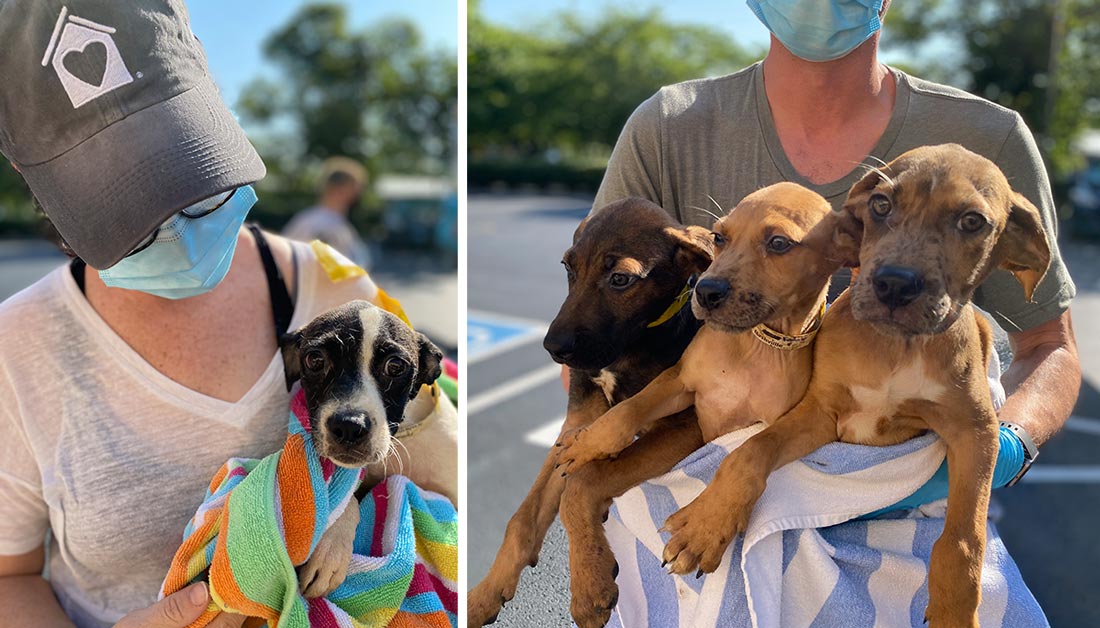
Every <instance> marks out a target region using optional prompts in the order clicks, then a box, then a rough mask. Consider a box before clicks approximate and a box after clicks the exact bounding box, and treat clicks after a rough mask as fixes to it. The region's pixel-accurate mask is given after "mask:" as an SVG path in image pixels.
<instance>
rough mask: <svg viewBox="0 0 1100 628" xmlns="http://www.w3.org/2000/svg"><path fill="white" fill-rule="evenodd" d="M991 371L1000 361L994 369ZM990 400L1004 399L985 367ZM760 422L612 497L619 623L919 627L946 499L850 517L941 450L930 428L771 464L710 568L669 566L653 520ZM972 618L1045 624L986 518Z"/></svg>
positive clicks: (918, 480)
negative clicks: (739, 526)
mask: <svg viewBox="0 0 1100 628" xmlns="http://www.w3.org/2000/svg"><path fill="white" fill-rule="evenodd" d="M997 372H999V371H997ZM990 386H991V389H992V392H993V397H994V405H995V406H999V405H1000V403H1002V402H1003V399H1004V391H1003V389H1002V388H1001V386H1000V382H999V381H997V380H996V379H995V378H993V377H991V379H990ZM761 429H762V426H761V425H760V424H756V425H754V426H751V427H748V428H745V429H743V430H738V431H736V432H733V433H730V434H726V435H725V436H722V437H720V438H718V439H715V440H714V441H712V442H711V443H708V444H707V445H706V446H704V447H703V448H702V449H700V450H699V451H696V452H695V453H693V454H692V455H690V456H689V457H688V458H686V459H685V460H684V461H683V462H681V463H680V464H679V465H678V466H677V467H676V468H675V469H673V470H672V471H670V472H669V473H667V474H665V475H663V476H660V477H658V478H655V479H653V480H650V481H648V482H646V483H644V484H642V485H641V486H640V487H637V488H634V489H631V490H629V491H627V492H626V493H625V494H624V495H623V496H622V497H619V498H617V499H616V500H615V501H614V505H613V506H612V508H611V515H610V517H609V518H608V522H607V524H606V529H607V534H608V540H609V541H610V543H611V548H612V550H613V551H614V553H615V558H616V560H617V561H618V563H619V567H620V570H619V574H618V577H617V578H616V582H617V583H618V585H619V602H618V606H617V607H616V609H615V613H614V614H613V615H612V618H611V622H610V623H609V625H610V626H612V627H613V628H614V627H618V628H621V627H623V626H629V627H630V628H646V627H647V626H648V627H650V628H656V627H660V628H667V627H669V626H684V627H689V626H690V627H691V628H717V627H719V626H721V627H722V628H727V627H728V628H810V627H816V626H845V627H847V628H893V627H909V626H921V625H923V620H924V609H925V606H926V605H927V602H928V586H927V579H928V561H929V557H930V555H931V552H932V544H933V543H934V542H935V541H936V539H938V538H939V536H940V534H941V533H942V532H943V517H944V514H945V508H946V506H945V504H946V501H945V500H939V501H937V502H933V503H931V504H926V505H924V506H922V507H920V508H918V509H916V510H912V511H904V512H894V513H889V514H887V515H883V516H881V517H879V518H876V519H864V520H857V518H859V517H861V516H863V515H866V514H867V513H872V512H875V511H878V510H880V509H882V508H884V507H886V506H889V505H891V504H894V503H896V502H897V501H898V500H899V499H901V498H903V497H905V496H907V495H909V494H911V493H913V491H915V490H916V489H917V488H919V487H920V486H922V485H923V484H924V483H925V482H926V481H927V480H928V479H929V478H930V477H931V476H932V474H933V473H934V472H935V471H936V469H938V468H939V467H940V464H941V463H942V461H943V459H944V455H945V451H946V447H945V446H944V444H943V443H942V442H941V441H940V440H939V439H938V438H937V437H936V436H935V435H934V434H927V435H925V436H922V437H919V438H916V439H913V440H910V441H907V442H905V443H901V444H900V445H896V446H893V447H868V446H862V445H850V444H844V443H831V444H829V445H826V446H824V447H822V448H821V449H819V450H817V451H816V452H814V453H813V454H811V455H809V456H807V457H805V458H803V459H802V460H800V461H796V462H793V463H791V464H789V465H786V466H784V467H782V468H780V469H778V470H776V471H775V472H774V473H772V475H771V476H770V477H769V478H768V483H767V487H766V489H765V490H764V494H763V495H762V496H761V498H760V500H759V501H758V502H757V504H756V507H755V508H754V509H753V512H752V515H751V517H750V518H749V523H748V529H747V531H746V533H745V535H744V536H743V537H738V538H737V539H735V540H734V542H733V543H731V545H730V548H729V549H727V550H726V554H725V556H724V557H723V559H722V563H721V565H720V566H719V568H718V570H717V571H716V572H714V573H712V574H707V575H704V576H703V577H701V578H698V579H696V578H695V577H694V575H692V576H688V577H681V576H673V575H669V574H668V573H667V572H666V571H665V570H664V569H662V568H661V555H662V552H663V550H664V545H665V543H666V542H667V541H668V539H669V534H668V533H667V532H659V531H658V530H659V529H660V528H661V526H662V525H664V522H665V519H667V518H668V517H669V515H671V514H672V513H673V512H675V511H676V510H678V509H679V508H681V507H683V506H685V505H687V504H688V503H689V502H690V501H691V500H692V499H694V498H695V497H696V496H697V495H699V493H700V492H702V490H703V487H704V486H705V485H706V483H707V482H709V481H710V480H711V479H712V478H713V477H714V472H715V471H716V469H717V468H718V465H719V464H720V463H721V462H722V460H723V459H724V458H725V456H726V455H727V454H728V452H730V451H732V450H734V449H736V448H737V447H738V446H740V445H741V443H743V442H744V441H745V440H747V439H748V438H749V437H750V436H752V435H753V434H755V433H757V432H759V431H760V430H761ZM978 614H979V618H980V621H981V625H982V626H983V628H992V627H994V626H1001V627H1002V628H1008V627H1013V628H1025V627H1026V628H1032V627H1044V626H1047V625H1048V624H1047V621H1046V618H1045V617H1044V615H1043V611H1042V609H1041V608H1040V607H1039V605H1038V603H1037V602H1036V601H1035V598H1034V597H1033V596H1032V594H1031V592H1030V591H1029V590H1028V588H1027V585H1026V584H1024V581H1023V578H1022V577H1021V576H1020V572H1019V570H1018V569H1017V568H1016V565H1015V563H1013V561H1012V558H1011V557H1010V556H1009V555H1008V552H1007V551H1006V549H1005V546H1004V543H1002V542H1001V539H1000V538H999V536H998V535H997V529H996V527H995V526H994V525H993V523H989V524H988V527H987V533H986V550H985V563H984V566H983V570H982V603H981V607H980V608H979V611H978Z"/></svg>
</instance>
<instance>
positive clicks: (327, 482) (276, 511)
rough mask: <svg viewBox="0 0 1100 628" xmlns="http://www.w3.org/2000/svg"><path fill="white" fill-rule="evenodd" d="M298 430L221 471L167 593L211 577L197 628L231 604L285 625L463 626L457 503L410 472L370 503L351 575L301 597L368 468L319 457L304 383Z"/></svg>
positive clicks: (296, 405)
mask: <svg viewBox="0 0 1100 628" xmlns="http://www.w3.org/2000/svg"><path fill="white" fill-rule="evenodd" d="M289 431H290V435H289V436H288V437H287V440H286V445H285V446H284V447H283V450H282V451H280V452H278V453H275V454H272V455H270V456H268V457H266V458H263V459H261V460H246V459H237V458H234V459H231V460H229V461H228V462H226V463H225V465H224V466H222V468H221V469H220V470H219V471H218V473H217V474H216V475H215V476H214V479H213V480H212V481H211V482H210V487H209V489H208V491H207V494H206V498H205V499H204V500H203V503H202V505H201V506H199V509H198V511H197V512H196V513H195V516H194V517H193V518H192V519H191V521H190V523H188V525H187V528H186V530H185V531H184V539H183V543H182V545H180V548H179V550H178V551H177V552H176V556H175V558H174V559H173V560H172V566H171V568H170V569H169V572H168V575H167V577H166V578H165V580H164V584H163V585H162V587H161V596H162V597H163V596H165V595H169V594H171V593H173V592H175V591H178V590H180V589H182V588H183V587H185V586H187V585H189V584H191V583H193V582H197V581H199V580H200V579H203V578H207V580H208V582H209V586H210V594H211V599H212V602H211V605H210V608H209V609H207V611H206V613H204V614H203V616H202V617H200V618H199V619H198V620H196V621H195V622H194V623H193V624H191V626H192V627H194V628H200V627H202V626H206V625H207V624H208V623H209V622H210V621H211V620H212V619H213V617H214V616H215V615H216V614H217V613H218V612H220V611H221V610H229V611H232V612H236V613H240V614H244V615H249V616H251V617H257V618H261V619H262V620H264V621H266V622H267V625H269V626H276V627H278V628H305V627H306V626H312V627H313V628H330V627H331V628H337V627H339V628H365V627H368V626H370V627H373V626H387V625H389V626H398V627H401V628H413V627H430V628H444V627H447V626H450V627H454V626H456V625H457V619H456V614H457V612H458V595H457V591H458V521H457V515H456V512H455V509H454V506H452V505H451V503H450V502H449V501H448V500H447V499H446V498H445V497H443V496H441V495H437V494H435V493H431V492H429V491H424V490H421V489H419V488H417V487H416V486H415V485H414V484H413V483H412V482H411V481H409V479H408V478H405V477H403V476H390V477H388V478H387V479H386V481H385V482H383V483H381V484H379V485H378V486H376V487H375V488H374V489H373V490H372V491H371V492H370V493H369V494H368V495H367V496H366V497H365V498H364V499H363V501H362V504H360V520H359V527H358V528H357V530H356V539H355V545H354V553H353V555H352V558H351V563H350V565H349V567H348V575H347V579H346V580H345V581H344V583H343V584H342V585H340V587H339V588H337V589H336V590H335V591H333V592H332V593H330V594H329V595H328V597H327V598H320V599H314V600H306V599H305V598H303V597H302V595H301V594H300V593H299V592H298V590H299V588H298V577H297V573H296V572H295V567H296V566H298V565H301V564H303V563H304V562H305V561H306V559H308V558H309V556H310V554H311V553H312V552H313V549H314V548H315V547H316V546H317V542H318V541H319V540H320V538H321V534H322V533H323V532H324V531H325V530H326V529H327V528H328V526H329V525H331V523H332V522H333V521H335V520H336V518H337V517H339V516H340V514H341V513H342V512H343V511H344V508H345V507H346V506H347V505H348V503H349V501H350V500H351V498H352V495H353V493H354V491H355V489H356V487H357V486H358V485H359V480H360V479H361V477H362V471H361V470H359V469H346V468H344V467H339V466H336V465H334V464H333V463H332V462H331V461H329V460H326V459H322V458H320V457H319V456H318V455H317V452H316V450H315V449H314V446H313V439H312V437H311V436H310V433H309V419H308V412H307V410H306V403H305V395H304V393H303V392H302V391H301V389H299V390H298V391H297V392H296V394H295V395H294V398H293V401H292V403H291V413H290V423H289ZM249 625H252V624H249Z"/></svg>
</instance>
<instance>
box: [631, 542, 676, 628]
mask: <svg viewBox="0 0 1100 628" xmlns="http://www.w3.org/2000/svg"><path fill="white" fill-rule="evenodd" d="M636 553H637V555H638V570H639V571H640V572H641V573H642V574H654V577H651V578H648V579H647V582H646V583H645V584H646V614H647V616H648V617H649V625H650V626H675V625H676V622H677V621H678V619H677V618H678V617H679V614H680V607H679V604H678V600H679V596H678V595H676V580H675V578H674V577H672V576H670V575H668V574H666V573H664V568H662V567H661V561H660V560H659V559H658V558H657V557H656V556H654V555H653V552H651V551H649V549H648V548H647V547H646V546H645V545H642V543H641V541H639V542H638V544H637V549H636Z"/></svg>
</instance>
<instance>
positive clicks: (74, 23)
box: [42, 7, 134, 109]
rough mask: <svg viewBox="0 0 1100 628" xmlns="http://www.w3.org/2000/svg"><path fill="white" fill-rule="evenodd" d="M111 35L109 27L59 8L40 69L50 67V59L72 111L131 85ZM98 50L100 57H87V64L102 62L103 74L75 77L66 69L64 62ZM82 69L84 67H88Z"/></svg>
mask: <svg viewBox="0 0 1100 628" xmlns="http://www.w3.org/2000/svg"><path fill="white" fill-rule="evenodd" d="M114 32H115V29H113V28H111V27H110V26H104V25H102V24H97V23H95V22H93V21H91V20H86V19H84V18H82V17H77V16H75V15H69V8H68V7H62V8H61V14H60V15H58V16H57V24H55V25H54V27H53V35H51V36H50V44H49V46H47V47H46V54H45V55H43V56H42V67H46V66H47V65H50V64H51V59H52V65H53V69H54V72H57V78H59V79H61V85H62V86H63V87H64V88H65V93H66V94H68V95H69V100H71V101H72V103H73V108H74V109H75V108H77V107H80V106H81V105H83V104H85V103H87V102H90V101H92V100H95V99H96V98H99V97H100V96H102V95H104V94H106V93H108V92H110V91H113V90H116V89H118V88H119V87H122V86H123V85H127V84H129V83H132V82H134V77H133V76H131V75H130V71H129V70H127V69H126V64H125V63H123V62H122V55H120V54H119V52H118V46H117V45H115V40H114V38H113V37H111V35H112V34H113V33H114ZM97 49H101V50H99V53H100V55H99V56H93V57H90V59H91V61H90V62H89V63H94V62H95V61H99V60H100V59H102V63H103V71H102V73H99V72H96V71H94V70H93V75H91V76H89V75H85V76H77V75H76V74H73V72H72V70H70V69H69V66H66V61H69V62H72V61H73V60H75V59H79V58H80V57H82V56H85V55H95V54H96V53H95V51H96V50H97ZM82 67H84V68H86V67H87V65H84V66H82ZM97 67H98V66H97Z"/></svg>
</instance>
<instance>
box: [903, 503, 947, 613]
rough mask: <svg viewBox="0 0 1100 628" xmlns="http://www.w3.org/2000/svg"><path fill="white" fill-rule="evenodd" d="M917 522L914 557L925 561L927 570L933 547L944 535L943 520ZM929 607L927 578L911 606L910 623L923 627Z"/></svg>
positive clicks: (914, 535)
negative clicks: (926, 609)
mask: <svg viewBox="0 0 1100 628" xmlns="http://www.w3.org/2000/svg"><path fill="white" fill-rule="evenodd" d="M916 522H917V530H916V533H914V534H913V555H914V556H916V557H917V558H919V559H920V560H922V561H924V567H925V570H927V569H928V561H929V557H930V556H931V555H932V545H934V544H935V543H936V539H938V538H940V534H942V533H943V519H917V520H916ZM926 573H927V571H926ZM927 607H928V577H927V576H926V577H925V578H924V584H922V585H920V588H919V589H917V592H916V594H915V595H913V600H912V602H911V603H910V604H909V623H910V624H912V625H914V626H923V625H924V609H925V608H927Z"/></svg>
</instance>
